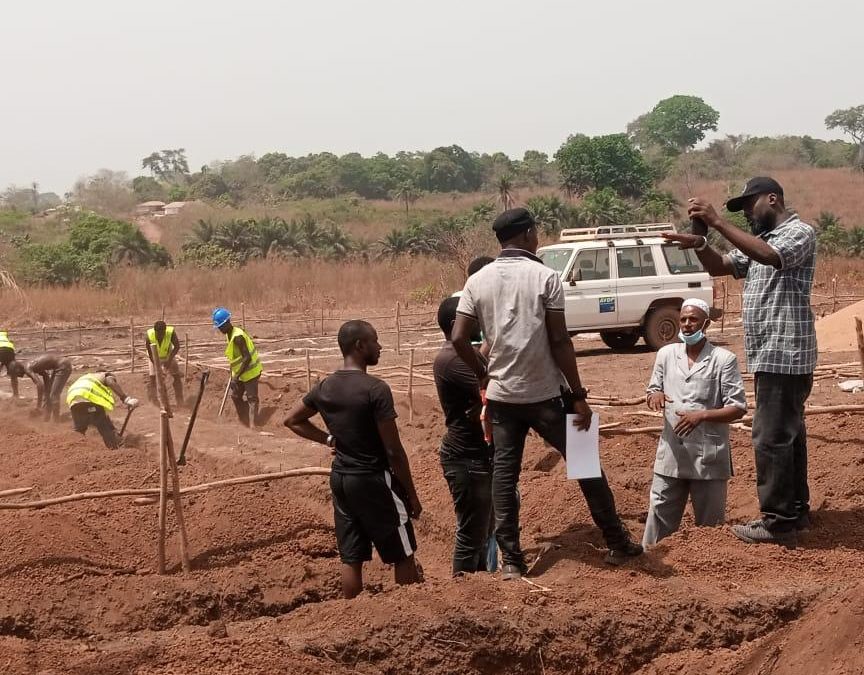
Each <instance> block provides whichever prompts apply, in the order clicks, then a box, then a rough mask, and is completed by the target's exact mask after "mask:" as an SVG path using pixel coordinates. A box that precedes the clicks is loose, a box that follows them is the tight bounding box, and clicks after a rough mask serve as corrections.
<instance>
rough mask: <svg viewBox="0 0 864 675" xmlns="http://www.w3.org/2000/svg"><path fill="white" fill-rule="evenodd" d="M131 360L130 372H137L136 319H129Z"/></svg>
mask: <svg viewBox="0 0 864 675" xmlns="http://www.w3.org/2000/svg"><path fill="white" fill-rule="evenodd" d="M129 360H130V361H131V363H132V365H131V369H130V372H132V373H134V372H135V319H133V318H132V317H131V316H130V317H129Z"/></svg>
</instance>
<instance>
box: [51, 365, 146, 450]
mask: <svg viewBox="0 0 864 675" xmlns="http://www.w3.org/2000/svg"><path fill="white" fill-rule="evenodd" d="M118 398H119V399H120V400H121V401H123V403H124V404H125V405H126V407H127V408H129V409H130V410H131V409H132V408H137V407H138V405H139V404H138V399H137V398H132V397H131V396H127V395H126V394H125V393H124V391H123V388H122V387H121V386H120V383H119V382H118V381H117V378H116V377H114V375H113V374H112V373H108V372H104V373H87V374H85V375H82V376H81V377H79V378H78V379H77V380H75V381H74V382H73V383H72V385H71V386H70V387H69V391H68V392H67V393H66V403H67V404H68V405H69V410H70V412H71V413H72V424H73V426H74V427H75V431H77V432H78V433H79V434H84V432H86V431H87V429H88V428H89V427H91V426H93V427H96V430H97V431H98V432H99V435H100V436H102V440H103V441H105V445H106V447H108V448H110V449H111V450H115V449H117V448H119V447H120V443H121V439H120V437H119V436H118V435H117V430H116V429H115V428H114V423H113V422H112V421H111V418H110V417H108V413H109V412H111V411H112V410H114V406H115V404H116V401H117V399H118Z"/></svg>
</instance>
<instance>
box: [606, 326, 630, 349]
mask: <svg viewBox="0 0 864 675" xmlns="http://www.w3.org/2000/svg"><path fill="white" fill-rule="evenodd" d="M600 339H601V340H603V342H604V343H605V344H606V346H607V347H609V348H611V349H631V348H632V347H635V346H636V343H637V342H639V333H624V332H622V331H615V330H604V331H602V332H601V333H600Z"/></svg>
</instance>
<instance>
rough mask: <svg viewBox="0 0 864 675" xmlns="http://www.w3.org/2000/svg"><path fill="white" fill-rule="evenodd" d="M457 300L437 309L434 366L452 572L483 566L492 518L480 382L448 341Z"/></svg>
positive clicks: (443, 304)
mask: <svg viewBox="0 0 864 675" xmlns="http://www.w3.org/2000/svg"><path fill="white" fill-rule="evenodd" d="M458 304H459V298H456V297H450V298H447V299H446V300H444V302H442V303H441V305H440V307H439V308H438V325H439V326H440V327H441V331H442V332H443V333H444V338H445V340H446V342H445V343H444V345H443V346H442V347H441V350H440V351H439V352H438V355H437V356H436V357H435V362H434V364H433V366H432V372H433V374H434V376H435V387H436V388H437V389H438V400H439V401H440V402H441V408H442V409H443V410H444V422H445V424H446V425H447V432H446V433H445V434H444V438H443V439H442V440H441V468H442V469H443V470H444V478H445V479H446V480H447V485H448V486H449V488H450V494H451V496H452V497H453V507H454V509H455V511H456V545H455V547H454V549H453V574H454V575H459V574H462V573H465V572H479V571H483V570H486V569H487V563H486V548H487V542H488V540H489V522H490V520H491V517H492V452H491V449H490V447H489V445H488V444H487V443H486V440H485V438H484V435H483V426H482V424H481V422H480V410H481V408H482V407H483V402H482V399H481V396H480V386H479V383H478V382H477V376H476V375H474V373H473V372H472V371H471V369H470V368H469V367H468V366H467V365H465V362H464V361H463V360H462V359H461V358H460V356H459V355H458V354H457V353H456V350H455V349H453V344H452V343H451V342H450V331H451V330H452V329H453V322H454V321H455V320H456V306H457V305H458Z"/></svg>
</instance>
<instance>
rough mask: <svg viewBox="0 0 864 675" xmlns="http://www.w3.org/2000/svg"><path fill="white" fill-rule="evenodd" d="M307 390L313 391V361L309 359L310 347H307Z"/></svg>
mask: <svg viewBox="0 0 864 675" xmlns="http://www.w3.org/2000/svg"><path fill="white" fill-rule="evenodd" d="M306 391H312V362H311V361H310V359H309V347H306Z"/></svg>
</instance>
